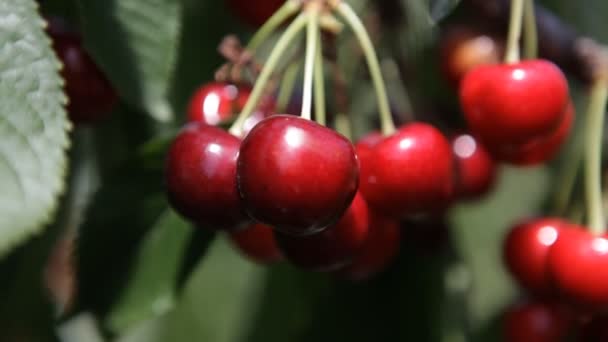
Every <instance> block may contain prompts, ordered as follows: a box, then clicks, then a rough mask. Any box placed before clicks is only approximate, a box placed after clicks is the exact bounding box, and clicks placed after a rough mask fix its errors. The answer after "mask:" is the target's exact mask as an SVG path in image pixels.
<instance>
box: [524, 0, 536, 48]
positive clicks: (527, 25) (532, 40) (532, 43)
mask: <svg viewBox="0 0 608 342" xmlns="http://www.w3.org/2000/svg"><path fill="white" fill-rule="evenodd" d="M525 1H526V8H525V9H524V57H525V58H528V59H534V58H536V57H538V32H537V28H536V14H535V13H534V12H535V10H534V0H525Z"/></svg>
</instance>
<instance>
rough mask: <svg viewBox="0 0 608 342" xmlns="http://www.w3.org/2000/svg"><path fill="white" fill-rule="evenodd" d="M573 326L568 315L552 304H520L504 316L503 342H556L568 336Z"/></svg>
mask: <svg viewBox="0 0 608 342" xmlns="http://www.w3.org/2000/svg"><path fill="white" fill-rule="evenodd" d="M572 326H573V323H572V319H571V317H570V315H569V314H567V313H566V312H564V311H563V310H561V309H560V308H558V307H557V306H555V305H553V304H545V303H541V302H526V303H520V304H518V305H515V306H513V307H511V308H510V309H509V310H507V312H506V313H505V316H504V326H503V328H504V339H503V341H504V342H532V341H533V342H557V341H563V340H564V338H566V337H567V336H568V334H569V333H570V330H571V328H572Z"/></svg>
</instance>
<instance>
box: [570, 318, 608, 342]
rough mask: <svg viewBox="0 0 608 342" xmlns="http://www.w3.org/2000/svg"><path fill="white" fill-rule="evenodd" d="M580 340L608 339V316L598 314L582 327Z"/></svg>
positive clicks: (595, 340) (590, 341)
mask: <svg viewBox="0 0 608 342" xmlns="http://www.w3.org/2000/svg"><path fill="white" fill-rule="evenodd" d="M577 341H579V342H603V341H608V316H606V315H597V316H595V317H593V318H591V320H589V321H588V322H585V323H584V324H583V325H582V327H581V333H580V336H579V338H578V339H577Z"/></svg>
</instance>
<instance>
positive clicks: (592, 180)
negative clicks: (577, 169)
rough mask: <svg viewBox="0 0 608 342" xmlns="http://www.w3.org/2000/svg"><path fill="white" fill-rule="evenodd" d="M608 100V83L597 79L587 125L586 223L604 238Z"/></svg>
mask: <svg viewBox="0 0 608 342" xmlns="http://www.w3.org/2000/svg"><path fill="white" fill-rule="evenodd" d="M607 100H608V83H607V82H606V79H604V78H597V79H596V80H595V82H594V83H593V86H592V88H591V95H590V97H589V107H588V109H587V123H586V125H587V126H586V138H587V140H586V148H585V151H586V154H585V195H586V200H587V221H588V223H589V230H590V231H591V232H592V233H593V234H597V235H600V234H603V233H604V232H605V231H606V222H605V218H604V213H603V208H602V175H601V172H602V165H601V158H602V155H601V153H602V132H603V128H604V113H605V109H606V101H607Z"/></svg>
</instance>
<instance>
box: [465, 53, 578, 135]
mask: <svg viewBox="0 0 608 342" xmlns="http://www.w3.org/2000/svg"><path fill="white" fill-rule="evenodd" d="M460 102H461V105H462V109H463V111H464V114H465V118H466V120H467V122H468V124H469V128H470V129H471V131H472V132H473V133H474V134H475V135H476V136H480V137H481V138H482V139H483V140H484V142H486V143H488V144H492V145H500V144H521V143H525V142H528V141H530V140H531V139H535V138H537V137H541V136H546V135H547V134H550V133H551V132H554V131H555V130H556V129H557V128H558V127H559V125H560V123H561V122H562V121H563V118H564V115H565V110H566V107H567V106H568V103H569V95H568V83H567V81H566V78H565V77H564V74H563V73H562V72H561V70H560V69H559V68H558V67H557V66H556V65H555V64H553V63H551V62H549V61H546V60H526V61H521V62H518V63H513V64H500V65H485V66H479V67H477V68H475V69H473V70H471V71H470V72H468V73H467V74H466V76H465V77H464V78H463V80H462V82H461V84H460Z"/></svg>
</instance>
